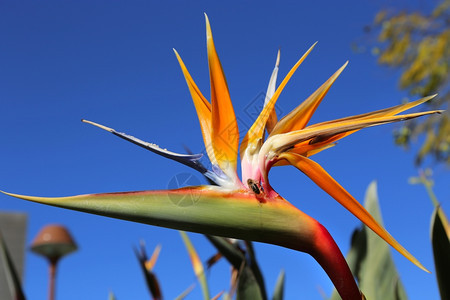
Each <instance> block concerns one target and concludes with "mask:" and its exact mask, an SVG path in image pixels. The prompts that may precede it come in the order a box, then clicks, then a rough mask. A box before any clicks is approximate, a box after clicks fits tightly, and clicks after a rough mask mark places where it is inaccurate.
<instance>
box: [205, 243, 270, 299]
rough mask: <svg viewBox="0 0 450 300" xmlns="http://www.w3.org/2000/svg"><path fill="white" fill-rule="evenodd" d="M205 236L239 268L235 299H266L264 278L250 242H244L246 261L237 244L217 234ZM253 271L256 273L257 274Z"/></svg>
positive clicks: (234, 266)
mask: <svg viewBox="0 0 450 300" xmlns="http://www.w3.org/2000/svg"><path fill="white" fill-rule="evenodd" d="M207 238H208V240H209V241H210V242H211V243H212V244H213V245H214V247H216V249H217V250H218V251H219V252H220V253H221V254H222V255H223V257H225V259H227V260H228V262H229V263H230V264H231V265H232V266H233V268H235V269H236V270H239V275H238V278H237V281H238V283H237V291H236V297H237V299H267V296H266V295H265V285H264V279H263V277H262V274H261V271H260V270H259V266H258V264H257V263H256V259H255V254H254V251H253V246H252V244H251V242H246V245H247V251H248V256H249V260H248V261H247V260H246V259H245V255H244V253H243V251H242V250H241V249H239V247H238V246H237V245H234V244H232V243H230V242H229V241H228V240H227V239H226V238H222V237H217V236H207ZM255 273H258V276H256V275H255ZM257 290H259V291H257ZM246 297H250V298H246Z"/></svg>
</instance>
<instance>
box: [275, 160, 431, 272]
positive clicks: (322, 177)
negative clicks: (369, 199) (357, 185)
mask: <svg viewBox="0 0 450 300" xmlns="http://www.w3.org/2000/svg"><path fill="white" fill-rule="evenodd" d="M279 158H280V159H286V160H288V161H289V163H291V164H292V165H293V166H295V167H296V168H297V169H299V170H300V171H302V172H303V173H305V175H306V176H308V177H309V178H311V180H312V181H314V182H315V183H316V184H317V185H318V186H319V187H320V188H321V189H323V190H324V191H325V192H327V193H328V194H329V195H330V196H332V197H333V198H334V199H335V200H336V201H338V202H339V203H340V204H341V205H343V206H344V207H345V208H346V209H348V210H349V211H350V212H351V213H352V214H353V215H355V216H356V217H357V218H358V219H359V220H361V222H363V223H364V224H366V225H367V226H368V227H369V228H370V229H372V230H373V231H374V232H375V233H376V234H378V235H379V236H380V237H381V238H382V239H384V240H385V241H386V242H387V243H388V244H389V245H391V246H392V247H394V249H396V250H397V251H398V252H400V253H401V254H403V255H404V256H405V257H406V258H407V259H409V260H410V261H411V262H412V263H414V264H415V265H416V266H418V267H419V268H421V269H423V270H424V271H427V272H428V270H427V269H425V267H424V266H422V264H421V263H420V262H419V261H418V260H417V259H416V258H414V257H413V256H412V255H411V254H410V253H409V252H408V251H407V250H406V249H405V248H403V246H401V245H400V244H399V243H398V242H397V241H396V240H395V239H394V238H393V237H392V236H391V235H390V234H389V233H388V232H387V231H386V230H385V229H384V228H383V227H382V226H380V225H379V224H378V222H377V221H376V220H375V219H374V218H373V217H372V216H371V215H370V214H369V212H367V210H366V209H365V208H364V207H363V206H362V205H361V204H360V203H359V202H358V201H356V199H355V198H353V196H352V195H350V194H349V193H348V192H347V191H346V190H345V189H344V188H343V187H342V186H341V185H340V184H339V183H337V182H336V181H335V180H334V179H333V177H331V176H330V175H329V174H328V173H327V172H326V171H325V170H324V169H323V168H322V167H321V166H320V165H319V164H318V163H316V162H314V161H312V160H310V159H309V158H306V157H304V156H302V155H297V154H293V153H283V154H281V155H280V156H279Z"/></svg>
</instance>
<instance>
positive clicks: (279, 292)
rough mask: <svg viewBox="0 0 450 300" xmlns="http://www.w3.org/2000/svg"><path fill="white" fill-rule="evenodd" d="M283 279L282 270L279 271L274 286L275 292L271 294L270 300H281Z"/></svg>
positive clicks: (283, 273)
mask: <svg viewBox="0 0 450 300" xmlns="http://www.w3.org/2000/svg"><path fill="white" fill-rule="evenodd" d="M285 278H286V276H285V272H284V270H281V271H280V275H278V279H277V284H276V285H275V291H274V292H273V297H272V300H283V298H284V281H285Z"/></svg>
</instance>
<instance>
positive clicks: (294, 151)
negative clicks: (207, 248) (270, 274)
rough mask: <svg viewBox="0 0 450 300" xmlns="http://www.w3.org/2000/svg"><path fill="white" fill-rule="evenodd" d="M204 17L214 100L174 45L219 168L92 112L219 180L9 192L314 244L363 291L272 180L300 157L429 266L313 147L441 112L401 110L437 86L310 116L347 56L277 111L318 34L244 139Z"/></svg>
mask: <svg viewBox="0 0 450 300" xmlns="http://www.w3.org/2000/svg"><path fill="white" fill-rule="evenodd" d="M205 17H206V37H207V52H208V63H209V74H210V83H211V102H210V101H208V100H207V99H206V98H205V97H204V96H203V94H202V93H201V92H200V90H199V88H198V87H197V85H196V84H195V82H194V80H193V79H192V77H191V75H190V74H189V72H188V70H187V68H186V66H185V64H184V62H183V61H182V59H181V57H180V55H179V54H178V52H177V51H176V50H174V51H175V55H176V57H177V59H178V62H179V64H180V66H181V69H182V71H183V74H184V77H185V79H186V82H187V85H188V88H189V91H190V94H191V96H192V100H193V102H194V105H195V108H196V111H197V114H198V118H199V121H200V127H201V131H202V135H203V140H204V143H205V146H206V152H207V155H208V157H209V159H210V161H211V163H212V169H211V170H208V169H206V168H205V167H204V166H203V165H202V164H201V163H200V162H199V159H200V158H201V156H202V155H201V154H178V153H175V152H171V151H168V150H165V149H162V148H160V147H159V146H157V145H155V144H152V143H146V142H144V141H142V140H140V139H138V138H135V137H133V136H130V135H127V134H125V133H121V132H118V131H116V130H114V129H112V128H109V127H106V126H103V125H100V124H97V123H94V122H91V121H87V120H83V121H84V122H86V123H90V124H92V125H95V126H98V127H100V128H102V129H105V130H107V131H109V132H111V133H113V134H114V135H117V136H119V137H121V138H123V139H126V140H128V141H131V142H133V143H135V144H137V145H139V146H142V147H144V148H147V149H148V150H150V151H152V152H155V153H157V154H159V155H162V156H164V157H167V158H170V159H173V160H176V161H178V162H180V163H182V164H185V165H187V166H189V167H191V168H193V169H195V170H197V171H199V172H201V173H202V174H203V175H205V176H206V177H207V178H208V179H209V181H210V182H211V183H212V184H211V185H202V186H191V187H185V188H180V189H174V190H159V191H140V192H119V193H103V194H87V195H79V196H72V197H57V198H44V197H34V196H24V195H18V194H12V193H6V192H4V193H5V194H7V195H10V196H13V197H17V198H21V199H25V200H29V201H34V202H39V203H44V204H48V205H52V206H57V207H63V208H68V209H73V210H78V211H84V212H88V213H93V214H98V215H104V216H109V217H114V218H119V219H125V220H131V221H136V222H141V223H146V224H151V225H157V226H163V227H168V228H174V229H181V230H187V231H193V232H199V233H204V234H210V235H220V236H226V237H232V238H238V239H244V240H253V241H260V242H265V243H271V244H276V245H280V246H284V247H287V248H291V249H295V250H298V251H302V252H306V253H308V254H310V255H311V256H313V257H314V258H315V259H316V260H317V262H318V263H319V264H320V265H321V266H322V267H323V269H324V270H325V271H326V272H327V274H328V276H329V277H330V279H331V280H332V282H333V284H334V285H335V287H336V289H337V291H338V292H339V294H340V296H341V297H342V298H343V299H361V298H362V297H364V296H363V295H362V293H361V292H360V291H359V289H358V287H357V284H356V282H355V280H354V278H353V275H352V274H351V271H350V269H349V267H348V265H347V263H346V262H345V259H344V257H343V255H342V253H341V252H340V250H339V248H338V247H337V245H336V243H335V242H334V240H333V238H332V237H331V235H330V234H329V233H328V231H327V230H326V229H325V228H324V227H323V226H322V225H321V224H320V223H319V222H317V221H316V220H315V219H313V218H312V217H310V216H308V215H306V214H305V213H303V212H302V211H300V210H299V209H297V208H296V207H295V206H293V205H292V204H291V203H289V202H288V201H287V200H285V199H284V198H282V197H281V196H280V195H278V193H277V192H276V191H275V190H274V189H273V188H272V186H271V185H270V183H269V177H268V173H269V171H270V169H271V168H272V167H275V166H284V165H292V166H294V167H296V168H297V169H299V170H300V171H302V172H303V173H305V174H306V175H307V176H308V177H309V178H311V179H312V180H313V181H314V182H315V183H316V184H317V185H318V186H319V187H320V188H322V189H323V190H324V191H326V192H327V193H328V194H329V195H330V196H332V197H333V198H334V199H335V200H337V201H338V202H339V203H340V204H342V205H343V206H344V207H345V208H347V209H348V210H349V211H350V212H351V213H353V214H354V215H355V216H356V217H357V218H358V219H360V220H361V221H362V222H363V223H364V224H366V225H367V226H368V227H369V228H371V229H372V230H373V231H374V232H375V233H377V234H378V235H379V236H380V237H381V238H383V239H384V240H385V241H386V242H387V243H388V244H390V245H391V246H392V247H393V248H395V249H396V250H397V251H399V252H400V253H401V254H403V255H404V256H405V257H406V258H407V259H409V260H410V261H411V262H413V263H414V264H416V265H417V266H418V267H420V268H421V269H423V270H425V271H427V270H426V269H425V267H423V266H422V265H421V264H420V262H419V261H418V260H417V259H416V258H414V257H413V256H412V255H411V254H410V253H409V252H408V251H407V250H406V249H405V248H403V247H402V246H401V245H400V244H399V243H398V242H397V241H396V240H395V239H394V238H393V237H392V236H391V235H390V234H389V233H388V232H387V231H386V230H385V229H384V228H383V227H382V226H380V225H379V224H378V223H377V221H376V220H375V219H374V218H373V217H372V216H371V215H370V214H369V213H368V212H367V211H366V210H365V209H364V207H363V206H362V205H361V204H360V203H359V202H358V201H357V200H355V198H353V196H351V195H350V194H349V193H348V192H347V191H346V190H345V189H344V188H343V187H342V186H341V185H340V184H339V183H337V182H336V181H335V180H334V178H333V177H332V176H330V175H329V174H328V173H327V172H326V171H325V170H324V169H323V168H322V167H321V166H320V165H319V164H318V163H316V162H314V161H312V160H311V159H310V158H309V157H310V156H312V155H314V154H316V153H318V152H320V151H322V150H325V149H328V148H330V147H332V146H334V145H335V143H336V141H337V140H339V139H341V138H343V137H346V136H348V135H350V134H352V133H354V132H356V131H358V130H360V129H363V128H366V127H370V126H375V125H380V124H386V123H392V122H398V121H403V120H408V119H412V118H416V117H419V116H423V115H428V114H434V113H440V112H441V111H426V112H419V113H410V114H400V113H402V112H404V111H406V110H408V109H411V108H413V107H415V106H417V105H419V104H422V103H424V102H426V101H428V100H430V99H431V98H433V97H434V96H430V97H425V98H423V99H419V100H417V101H414V102H410V103H406V104H401V105H397V106H394V107H390V108H386V109H382V110H378V111H374V112H370V113H365V114H361V115H356V116H351V117H346V118H341V119H337V120H333V121H328V122H322V123H318V124H313V125H307V124H308V122H309V120H310V118H311V116H312V115H313V113H314V112H315V110H316V109H317V107H318V106H319V104H320V102H321V101H322V99H323V98H324V96H325V95H326V94H327V92H328V90H329V89H330V87H331V86H332V84H333V83H334V82H335V80H336V79H337V78H338V76H339V75H340V74H341V72H342V71H343V70H344V68H345V67H346V65H347V63H345V64H344V65H343V66H342V67H341V68H340V69H339V70H338V71H336V73H334V74H333V75H332V76H331V77H330V78H329V79H328V80H327V81H326V82H325V83H324V84H323V85H322V86H320V87H319V88H318V89H317V90H316V91H315V92H314V93H313V94H312V95H311V96H309V97H308V98H307V99H306V100H305V101H304V102H303V103H301V104H300V105H299V106H297V107H296V108H295V109H294V110H293V111H291V112H290V113H289V114H287V115H286V116H285V117H284V118H282V119H281V120H278V119H277V116H276V113H275V109H274V108H275V103H276V101H277V100H278V98H279V96H280V94H281V92H282V90H283V89H284V87H285V86H286V84H287V83H288V81H289V80H290V78H291V77H292V75H293V74H294V72H295V71H296V70H297V68H298V67H299V66H300V64H301V63H302V62H303V61H304V59H305V58H306V57H307V56H308V54H309V53H310V52H311V51H312V49H313V48H314V46H315V44H314V45H313V46H312V47H311V48H310V49H309V50H308V51H306V53H305V54H304V55H303V56H302V57H301V58H300V59H299V60H298V62H297V63H296V64H295V65H294V66H293V67H292V69H291V70H290V71H289V73H288V74H287V75H286V77H285V78H284V79H283V81H282V82H281V84H280V85H279V86H278V87H276V80H277V72H278V65H279V53H278V57H277V62H276V65H275V69H274V71H273V73H272V76H271V78H270V82H269V87H268V91H267V98H266V101H265V105H264V108H263V109H262V111H261V113H260V115H259V116H258V118H257V119H256V121H255V122H254V124H253V125H252V126H251V128H250V129H249V130H248V132H247V134H246V135H245V137H244V138H243V141H242V142H241V145H240V148H239V145H238V143H239V132H238V126H237V123H236V118H235V113H234V110H233V106H232V103H231V100H230V95H229V91H228V86H227V82H226V79H225V75H224V73H223V70H222V66H221V63H220V61H219V57H218V55H217V52H216V49H215V46H214V42H213V36H212V32H211V26H210V23H209V20H208V17H207V16H206V15H205ZM266 132H267V137H266ZM238 148H239V149H238ZM238 150H239V151H238ZM238 152H240V160H241V171H242V179H239V177H238V175H237V162H238ZM186 195H193V196H195V197H196V202H195V205H192V206H184V207H180V206H177V205H175V204H174V201H173V200H174V199H182V198H183V197H185V196H186ZM175 202H176V201H175Z"/></svg>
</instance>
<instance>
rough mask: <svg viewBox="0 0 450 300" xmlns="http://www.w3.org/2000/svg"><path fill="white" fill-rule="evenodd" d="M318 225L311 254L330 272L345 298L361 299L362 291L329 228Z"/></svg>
mask: <svg viewBox="0 0 450 300" xmlns="http://www.w3.org/2000/svg"><path fill="white" fill-rule="evenodd" d="M317 225H318V227H319V229H318V230H317V233H316V240H315V248H314V249H312V251H311V253H310V254H311V255H312V256H313V257H314V258H315V259H316V260H317V262H318V263H319V264H320V265H321V266H322V268H323V269H324V270H325V272H326V273H327V274H328V276H329V277H330V279H331V281H332V282H333V284H334V286H335V287H336V290H337V291H338V293H339V295H340V296H341V298H342V299H343V300H347V299H349V300H353V299H355V300H361V299H362V295H361V292H360V291H359V289H358V286H357V285H356V282H355V278H354V277H353V274H352V272H351V271H350V268H349V266H348V264H347V262H346V261H345V258H344V256H343V255H342V253H341V251H340V250H339V248H338V246H337V245H336V243H335V241H334V240H333V238H332V237H331V235H330V233H329V232H328V230H327V229H326V228H325V227H324V226H322V225H321V224H320V223H317Z"/></svg>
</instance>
